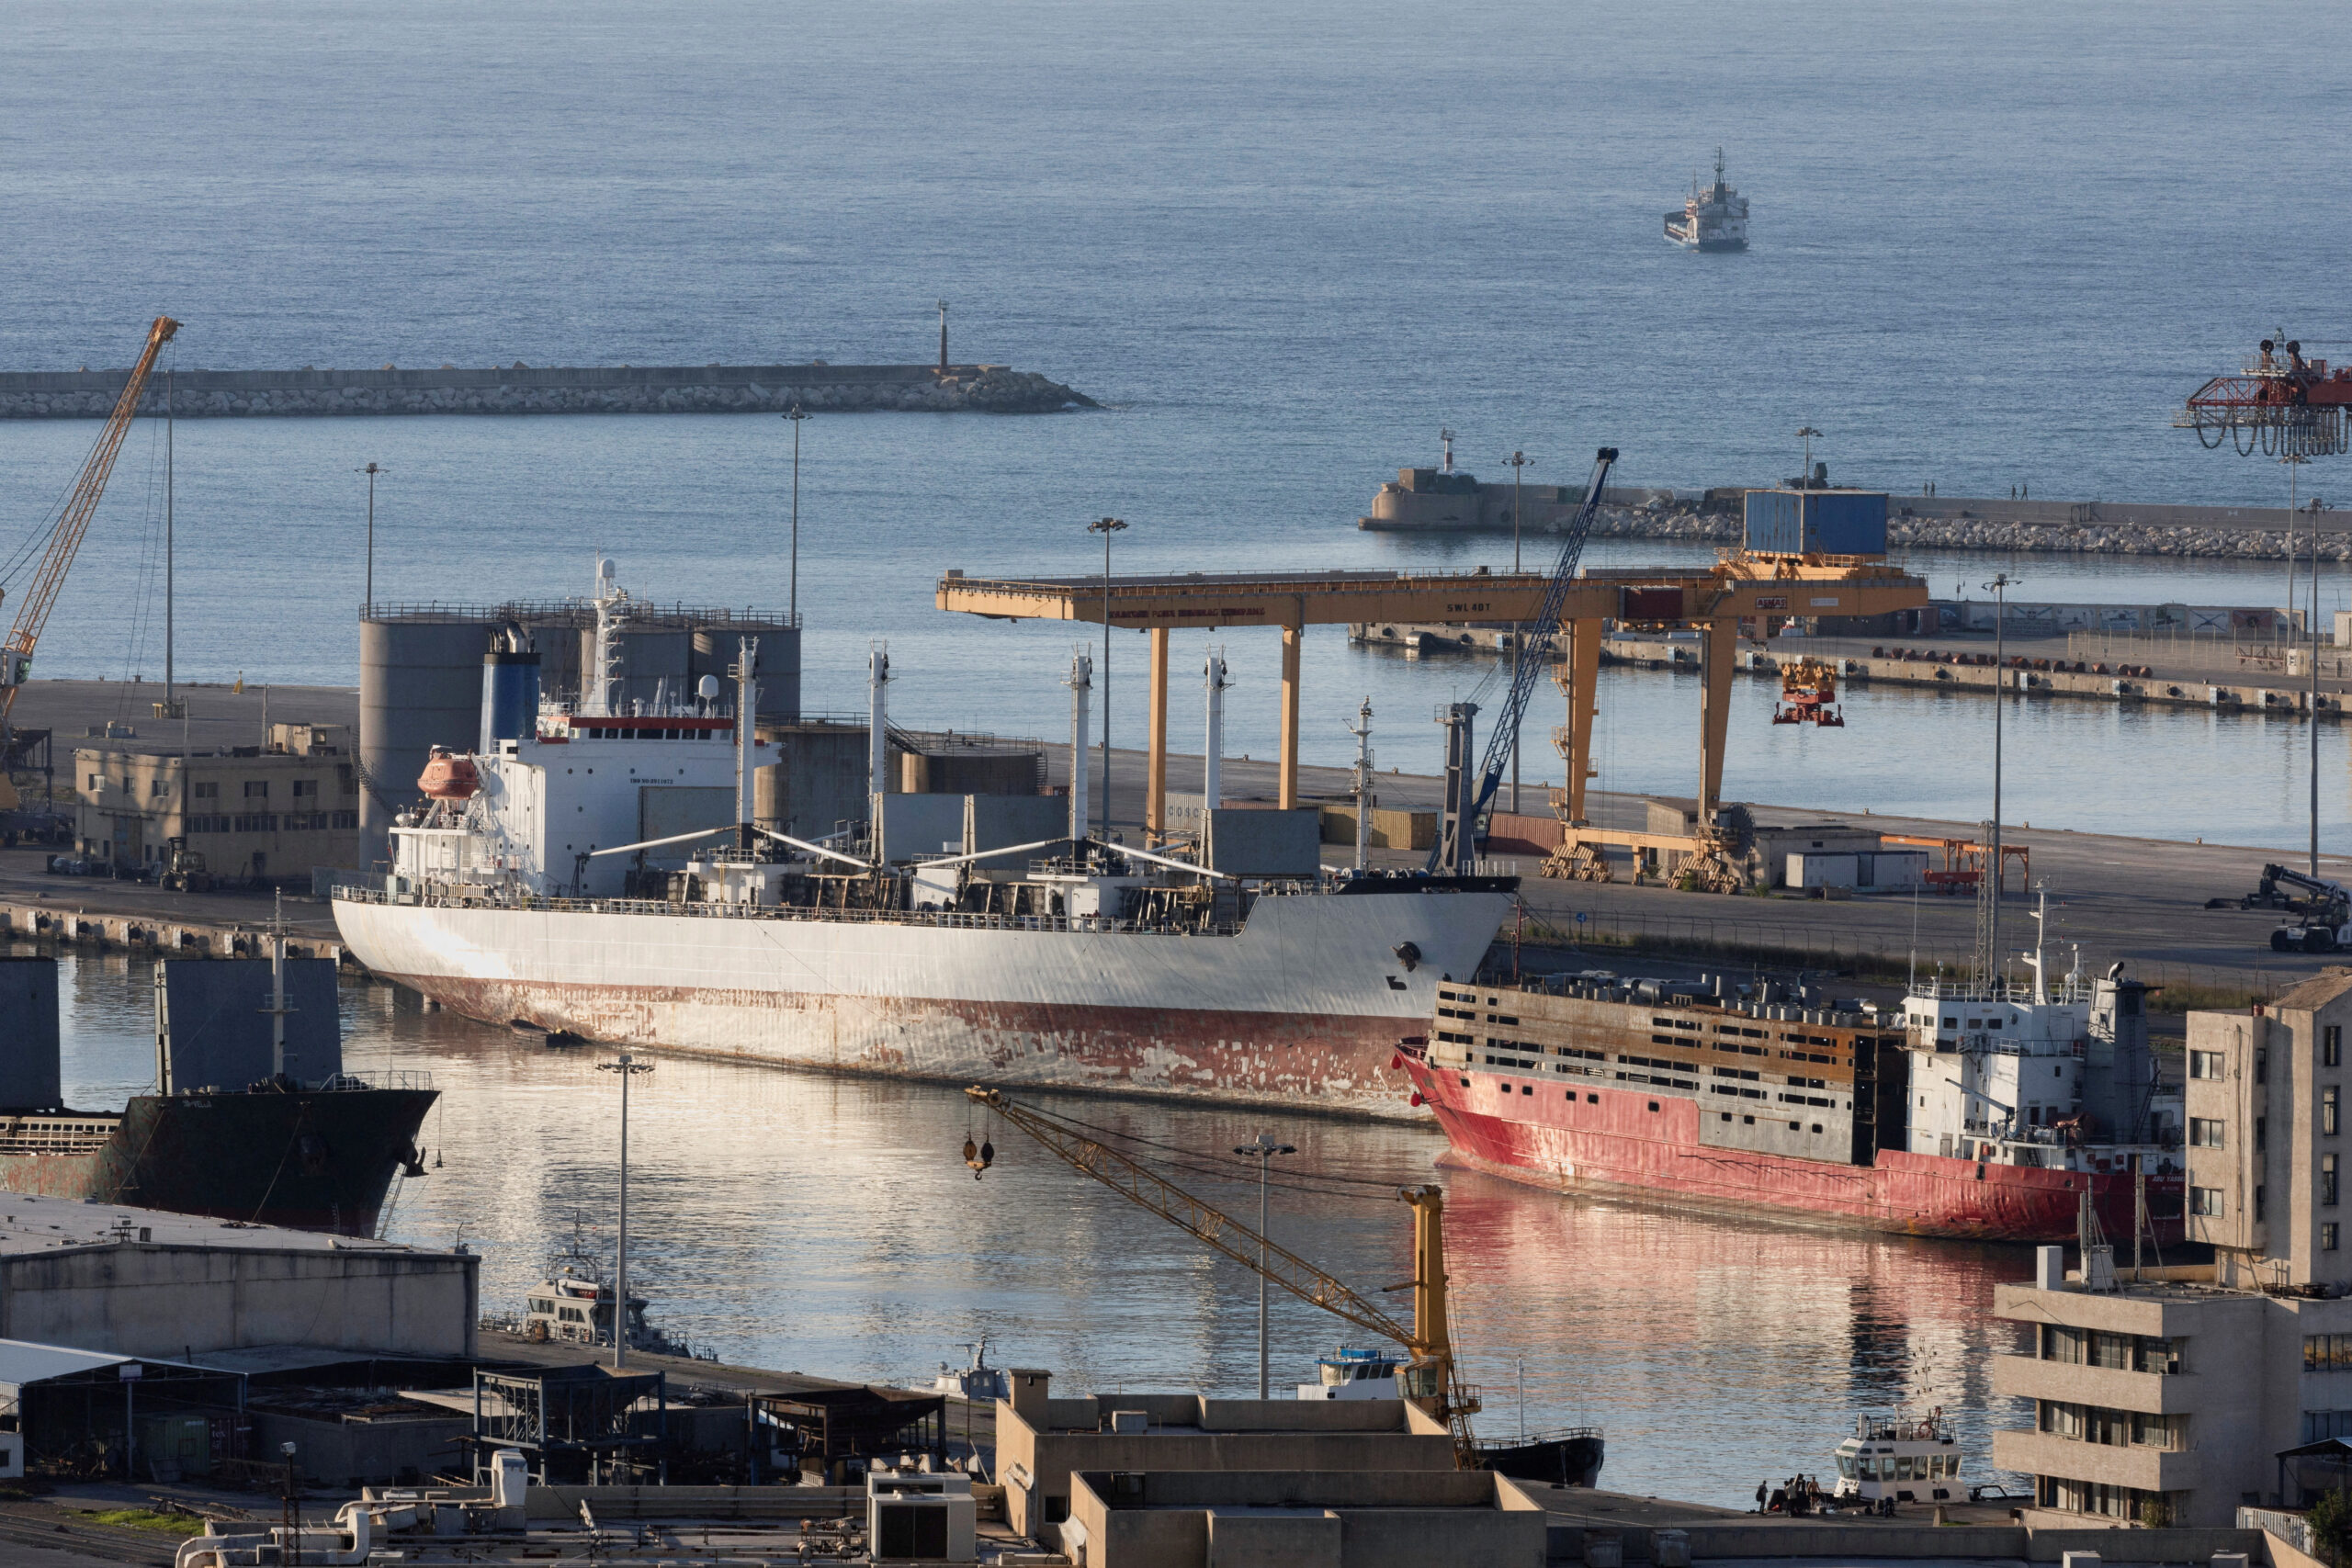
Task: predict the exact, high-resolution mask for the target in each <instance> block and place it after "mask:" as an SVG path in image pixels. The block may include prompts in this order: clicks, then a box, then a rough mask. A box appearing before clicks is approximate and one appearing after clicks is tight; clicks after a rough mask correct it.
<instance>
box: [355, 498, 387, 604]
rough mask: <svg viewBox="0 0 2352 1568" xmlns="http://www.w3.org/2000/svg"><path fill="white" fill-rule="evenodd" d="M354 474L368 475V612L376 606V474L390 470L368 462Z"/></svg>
mask: <svg viewBox="0 0 2352 1568" xmlns="http://www.w3.org/2000/svg"><path fill="white" fill-rule="evenodd" d="M351 471H352V472H353V473H355V474H366V475H367V476H368V598H367V605H368V611H369V612H370V613H372V612H373V611H374V610H375V608H376V476H377V475H378V474H388V473H390V472H391V470H390V468H385V467H384V466H383V465H382V464H380V463H370V464H368V466H367V467H366V468H354V469H352V470H351Z"/></svg>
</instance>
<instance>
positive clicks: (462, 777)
mask: <svg viewBox="0 0 2352 1568" xmlns="http://www.w3.org/2000/svg"><path fill="white" fill-rule="evenodd" d="M416 787H417V788H419V789H421V790H423V791H424V793H425V794H426V795H428V796H430V797H431V798H433V799H435V800H471V799H472V798H473V797H474V795H475V794H476V793H477V792H478V791H479V790H481V774H480V773H476V772H475V771H474V763H473V759H472V758H470V757H460V756H458V754H457V753H456V752H454V751H451V750H447V749H446V748H443V747H439V746H435V748H434V749H433V756H432V760H431V761H427V762H426V763H425V764H424V773H420V774H418V775H417V780H416Z"/></svg>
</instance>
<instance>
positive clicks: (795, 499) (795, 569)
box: [781, 403, 809, 626]
mask: <svg viewBox="0 0 2352 1568" xmlns="http://www.w3.org/2000/svg"><path fill="white" fill-rule="evenodd" d="M781 417H783V418H785V419H788V420H790V421H791V422H792V590H791V594H792V598H791V605H790V608H791V611H792V616H791V618H792V624H793V625H794V626H798V625H799V624H800V424H801V422H802V421H803V420H805V419H807V418H808V417H809V411H808V410H807V409H804V408H802V407H801V406H800V405H799V404H798V403H795V404H793V405H792V410H791V412H788V413H786V414H784V415H783V416H781Z"/></svg>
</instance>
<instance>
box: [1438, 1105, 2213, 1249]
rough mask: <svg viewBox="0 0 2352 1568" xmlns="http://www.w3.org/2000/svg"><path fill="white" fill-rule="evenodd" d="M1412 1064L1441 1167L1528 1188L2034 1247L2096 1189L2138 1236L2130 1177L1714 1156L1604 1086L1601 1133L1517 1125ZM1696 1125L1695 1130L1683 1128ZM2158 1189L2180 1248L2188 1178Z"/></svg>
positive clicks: (2112, 1228)
mask: <svg viewBox="0 0 2352 1568" xmlns="http://www.w3.org/2000/svg"><path fill="white" fill-rule="evenodd" d="M1406 1067H1407V1070H1408V1073H1409V1074H1410V1076H1411V1078H1412V1081H1413V1085H1414V1088H1415V1089H1417V1090H1418V1091H1419V1097H1420V1098H1421V1099H1422V1100H1424V1101H1425V1102H1426V1103H1427V1104H1428V1105H1429V1107H1430V1109H1431V1110H1432V1111H1434V1112H1435V1113H1436V1115H1437V1120H1438V1124H1439V1125H1440V1126H1441V1127H1442V1128H1443V1129H1444V1131H1445V1134H1446V1138H1447V1140H1448V1142H1449V1144H1450V1145H1451V1147H1450V1148H1449V1149H1448V1150H1447V1151H1446V1153H1445V1154H1443V1155H1442V1156H1439V1158H1440V1162H1441V1163H1442V1164H1448V1165H1454V1166H1459V1167H1463V1168H1468V1169H1472V1170H1476V1171H1479V1172H1482V1173H1483V1174H1486V1175H1488V1176H1494V1177H1499V1178H1501V1179H1504V1180H1508V1181H1514V1182H1518V1183H1520V1184H1521V1185H1524V1186H1531V1187H1541V1188H1544V1189H1547V1190H1553V1191H1559V1192H1580V1193H1589V1194H1594V1195H1604V1196H1619V1197H1632V1198H1638V1199H1642V1200H1645V1201H1654V1202H1659V1203H1665V1204H1670V1205H1673V1206H1676V1207H1681V1208H1690V1209H1697V1210H1702V1211H1707V1212H1713V1213H1732V1214H1743V1215H1747V1214H1761V1215H1768V1216H1770V1217H1773V1218H1777V1219H1781V1220H1783V1221H1786V1222H1789V1223H1792V1224H1820V1225H1828V1226H1834V1227H1838V1228H1843V1229H1861V1230H1875V1231H1888V1232H1894V1233H1896V1234H1900V1235H1919V1236H1937V1237H1943V1238H1947V1239H1951V1240H1965V1241H1996V1242H2028V1243H2048V1242H2069V1241H2073V1240H2075V1237H2076V1236H2077V1235H2078V1234H2079V1228H2078V1227H2079V1217H2080V1214H2081V1209H2082V1195H2083V1192H2084V1190H2085V1189H2086V1187H2087V1188H2088V1190H2089V1191H2090V1193H2091V1203H2092V1208H2093V1212H2094V1213H2097V1215H2098V1220H2099V1224H2100V1226H2101V1228H2102V1229H2103V1230H2104V1231H2105V1232H2106V1234H2107V1235H2109V1236H2111V1237H2114V1238H2115V1239H2116V1240H2117V1241H2118V1242H2119V1243H2120V1244H2125V1245H2128V1244H2129V1242H2130V1239H2131V1225H2132V1211H2133V1205H2134V1201H2135V1200H2134V1194H2133V1190H2132V1179H2131V1176H2130V1175H2129V1174H2128V1173H2125V1172H2120V1171H2118V1172H2085V1171H2067V1170H2047V1169H2034V1168H2024V1167H2018V1166H2006V1165H1993V1164H1980V1163H1978V1162H1976V1161H1973V1160H1963V1159H1947V1158H1943V1157H1940V1156H1934V1155H1918V1154H1911V1153H1907V1152H1905V1151H1904V1150H1900V1149H1881V1150H1879V1151H1878V1153H1877V1155H1876V1156H1875V1160H1874V1163H1872V1164H1871V1165H1868V1166H1859V1165H1845V1164H1839V1163H1836V1162H1833V1161H1827V1160H1809V1159H1799V1158H1795V1157H1792V1156H1784V1155H1772V1154H1763V1153H1758V1152H1754V1151H1750V1150H1745V1149H1730V1148H1720V1147H1711V1146H1708V1145H1702V1143H1701V1141H1700V1139H1699V1135H1698V1127H1697V1118H1698V1114H1699V1111H1698V1108H1697V1107H1696V1106H1694V1105H1691V1103H1690V1102H1689V1101H1687V1100H1678V1099H1675V1098H1673V1097H1670V1096H1659V1097H1655V1098H1653V1097H1650V1096H1646V1095H1644V1094H1643V1093H1641V1092H1639V1091H1634V1092H1631V1093H1628V1092H1624V1091H1622V1090H1610V1089H1603V1090H1600V1100H1599V1101H1598V1103H1597V1104H1594V1105H1591V1106H1589V1107H1588V1108H1587V1109H1588V1111H1592V1112H1597V1113H1598V1114H1597V1115H1596V1116H1595V1117H1594V1121H1593V1124H1591V1125H1588V1126H1577V1127H1567V1126H1557V1125H1551V1124H1547V1123H1544V1122H1534V1121H1520V1120H1512V1119H1509V1118H1504V1117H1499V1116H1495V1115H1492V1114H1489V1113H1486V1112H1481V1111H1471V1110H1468V1109H1467V1108H1465V1107H1464V1106H1462V1105H1461V1104H1459V1103H1458V1102H1456V1101H1455V1100H1453V1098H1451V1097H1449V1095H1448V1094H1447V1092H1446V1088H1447V1086H1446V1084H1445V1082H1444V1080H1443V1078H1442V1074H1441V1073H1440V1072H1436V1071H1432V1070H1431V1069H1430V1067H1429V1066H1427V1065H1426V1064H1424V1063H1421V1062H1418V1061H1410V1060H1408V1061H1407V1063H1406ZM1653 1105H1655V1106H1656V1107H1657V1110H1655V1111H1653V1110H1652V1109H1651V1107H1652V1106H1653ZM1685 1121H1688V1122H1690V1123H1691V1125H1689V1126H1688V1127H1684V1126H1682V1125H1680V1123H1681V1122H1685ZM2148 1185H2149V1189H2150V1193H2151V1198H2152V1205H2153V1203H2154V1202H2155V1201H2161V1202H2163V1203H2165V1204H2167V1205H2169V1206H2172V1207H2173V1208H2174V1211H2175V1212H2174V1213H2170V1214H2166V1215H2164V1216H2161V1217H2155V1218H2154V1219H2153V1221H2152V1224H2153V1226H2154V1240H2155V1241H2156V1243H2157V1244H2158V1245H2160V1246H2161V1245H2169V1244H2171V1243H2174V1242H2177V1241H2178V1240H2179V1239H2180V1238H2181V1234H2182V1233H2181V1221H2180V1219H2179V1218H2178V1215H2177V1202H2178V1199H2179V1196H2180V1183H2179V1179H2178V1178H2177V1177H2175V1178H2173V1179H2170V1180H2169V1181H2164V1180H2160V1179H2156V1178H2153V1177H2152V1178H2151V1179H2149V1183H2148Z"/></svg>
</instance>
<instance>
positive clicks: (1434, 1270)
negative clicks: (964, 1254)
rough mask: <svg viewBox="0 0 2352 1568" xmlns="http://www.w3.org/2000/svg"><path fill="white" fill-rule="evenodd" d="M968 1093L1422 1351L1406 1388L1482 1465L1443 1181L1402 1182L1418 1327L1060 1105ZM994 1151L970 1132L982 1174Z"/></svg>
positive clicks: (1464, 1460) (1462, 1454)
mask: <svg viewBox="0 0 2352 1568" xmlns="http://www.w3.org/2000/svg"><path fill="white" fill-rule="evenodd" d="M964 1092H965V1094H967V1096H969V1097H970V1098H971V1099H972V1100H975V1101H977V1102H978V1103H979V1104H981V1105H985V1106H987V1107H988V1108H989V1110H990V1111H994V1112H995V1113H996V1114H997V1115H999V1116H1001V1117H1002V1118H1003V1119H1004V1120H1005V1121H1006V1122H1010V1123H1012V1125H1013V1126H1015V1127H1018V1128H1020V1129H1021V1131H1023V1132H1024V1133H1026V1134H1029V1136H1030V1137H1032V1138H1034V1139H1035V1140H1036V1141H1037V1142H1038V1143H1039V1144H1040V1145H1044V1146H1045V1148H1046V1150H1047V1151H1048V1152H1049V1153H1051V1154H1053V1155H1055V1156H1057V1157H1059V1158H1060V1159H1061V1160H1062V1162H1063V1163H1064V1164H1066V1165H1068V1166H1069V1167H1070V1168H1073V1169H1075V1170H1078V1171H1080V1172H1082V1173H1083V1174H1085V1175H1088V1176H1091V1177H1092V1178H1093V1179H1095V1180H1097V1181H1100V1182H1101V1183H1103V1185H1104V1186H1105V1187H1108V1188H1109V1189H1111V1190H1113V1191H1114V1192H1116V1193H1118V1194H1119V1196H1121V1197H1122V1198H1125V1199H1126V1200H1127V1201H1129V1202H1131V1203H1134V1204H1136V1206H1137V1207H1139V1208H1143V1209H1148V1210H1149V1211H1150V1212H1151V1213H1155V1214H1158V1215H1159V1217H1160V1218H1161V1219H1163V1220H1166V1221H1167V1222H1168V1223H1169V1224H1172V1225H1174V1226H1176V1227H1177V1228H1178V1229H1179V1230H1182V1231H1183V1232H1185V1233H1186V1234H1188V1235H1192V1236H1193V1237H1194V1238H1195V1239H1196V1240H1199V1241H1201V1242H1204V1243H1205V1244H1206V1245H1208V1246H1209V1247H1215V1248H1216V1250H1217V1251H1219V1252H1221V1253H1223V1254H1224V1255H1225V1256H1226V1257H1227V1258H1232V1259H1233V1260H1234V1261H1235V1262H1236V1263H1238V1264H1240V1265H1241V1266H1242V1267H1243V1268H1245V1269H1249V1270H1250V1271H1251V1272H1252V1273H1262V1274H1263V1275H1264V1276H1265V1277H1266V1279H1268V1280H1271V1281H1272V1282H1273V1283H1274V1284H1275V1285H1278V1286H1280V1287H1281V1288H1282V1289H1283V1290H1285V1291H1288V1292H1290V1293H1291V1294H1293V1295H1295V1296H1296V1297H1298V1298H1299V1299H1300V1300H1301V1301H1304V1302H1307V1303H1312V1304H1313V1305H1316V1306H1318V1307H1321V1308H1322V1309H1323V1310H1324V1311H1326V1312H1328V1313H1329V1314H1332V1315H1333V1316H1335V1317H1339V1318H1341V1319H1344V1320H1345V1321H1347V1322H1349V1323H1352V1324H1354V1325H1356V1326H1357V1327H1359V1328H1363V1329H1365V1330H1368V1331H1369V1332H1371V1333H1374V1334H1377V1335H1379V1336H1380V1337H1383V1338H1384V1339H1390V1340H1394V1341H1395V1342H1396V1343H1397V1344H1399V1345H1402V1346H1403V1347H1405V1348H1406V1349H1408V1351H1410V1352H1411V1353H1412V1355H1413V1364H1412V1365H1411V1366H1408V1368H1406V1370H1405V1377H1406V1379H1407V1384H1406V1386H1407V1389H1408V1394H1409V1395H1410V1397H1411V1398H1412V1401H1413V1403H1414V1404H1419V1405H1420V1406H1421V1408H1422V1409H1423V1410H1425V1411H1427V1412H1428V1413H1429V1414H1430V1415H1431V1416H1436V1417H1437V1418H1438V1419H1440V1420H1442V1421H1444V1422H1446V1423H1447V1425H1448V1427H1450V1428H1451V1430H1452V1432H1453V1452H1454V1462H1455V1463H1456V1464H1457V1465H1458V1466H1460V1467H1461V1468H1462V1469H1464V1470H1474V1469H1476V1468H1477V1467H1478V1450H1477V1442H1476V1436H1475V1434H1474V1433H1473V1432H1472V1431H1471V1428H1470V1421H1469V1417H1470V1416H1472V1415H1473V1414H1475V1413H1476V1411H1477V1409H1478V1407H1479V1400H1478V1394H1477V1392H1476V1390H1475V1389H1472V1388H1470V1387H1468V1386H1467V1385H1465V1384H1464V1382H1462V1380H1461V1376H1460V1373H1459V1371H1458V1370H1457V1369H1456V1367H1455V1365H1454V1360H1453V1345H1452V1343H1451V1340H1450V1337H1449V1335H1448V1332H1447V1326H1446V1310H1445V1273H1444V1268H1445V1260H1444V1242H1443V1239H1442V1235H1443V1233H1442V1229H1441V1228H1440V1225H1441V1222H1440V1219H1439V1216H1440V1214H1441V1213H1442V1211H1443V1208H1444V1202H1445V1200H1444V1196H1443V1194H1442V1192H1441V1191H1439V1190H1438V1189H1436V1188H1434V1187H1400V1188H1399V1189H1397V1197H1398V1198H1399V1199H1401V1200H1403V1201H1405V1202H1407V1203H1408V1204H1411V1205H1412V1208H1413V1213H1414V1220H1415V1224H1414V1236H1415V1246H1414V1258H1415V1278H1414V1279H1413V1280H1409V1281H1408V1282H1407V1283H1406V1284H1405V1285H1400V1286H1397V1287H1394V1288H1396V1289H1399V1290H1403V1289H1410V1290H1411V1291H1412V1292H1413V1293H1414V1294H1413V1299H1414V1320H1415V1321H1414V1323H1413V1325H1411V1326H1409V1327H1408V1326H1407V1325H1405V1324H1404V1323H1402V1322H1401V1321H1399V1320H1398V1319H1397V1318H1396V1317H1394V1316H1392V1315H1391V1314H1389V1313H1387V1312H1386V1311H1385V1310H1383V1309H1382V1308H1381V1307H1380V1306H1378V1305H1377V1304H1375V1303H1373V1302H1371V1301H1369V1300H1367V1299H1366V1298H1365V1297H1363V1296H1362V1295H1360V1294H1358V1293H1357V1292H1355V1291H1354V1290H1352V1289H1351V1288H1350V1287H1349V1286H1347V1285H1345V1284H1343V1283H1341V1282H1340V1280H1338V1279H1336V1278H1334V1277H1333V1276H1332V1275H1331V1274H1330V1273H1329V1272H1328V1271H1326V1270H1324V1269H1318V1268H1317V1267H1316V1266H1315V1265H1314V1264H1312V1263H1310V1262H1308V1261H1307V1260H1306V1258H1301V1257H1300V1256H1299V1255H1298V1254H1296V1253H1295V1252H1293V1251H1291V1250H1290V1249H1289V1248H1287V1247H1283V1246H1281V1245H1280V1244H1278V1243H1276V1242H1273V1241H1271V1240H1269V1239H1267V1238H1266V1237H1265V1236H1262V1235H1259V1234H1258V1232H1257V1231H1255V1230H1253V1229H1251V1228H1250V1226H1249V1225H1246V1224H1242V1223H1241V1222H1240V1221H1239V1220H1237V1219H1235V1218H1234V1217H1233V1216H1232V1215H1230V1214H1227V1213H1225V1212H1224V1211H1223V1210H1221V1209H1217V1208H1216V1207H1214V1206H1213V1205H1211V1204H1208V1203H1204V1202H1203V1201H1201V1200H1200V1199H1198V1198H1195V1197H1193V1195H1192V1194H1191V1193H1189V1192H1187V1191H1185V1190H1183V1189H1182V1188H1181V1187H1178V1186H1177V1185H1176V1184H1175V1183H1174V1182H1171V1181H1170V1180H1168V1179H1165V1178H1164V1177H1160V1176H1158V1175H1156V1174H1154V1173H1153V1172H1152V1171H1150V1170H1148V1169H1147V1168H1145V1167H1143V1166H1141V1165H1139V1164H1137V1163H1136V1161H1134V1160H1132V1159H1129V1158H1128V1157H1127V1156H1125V1155H1123V1154H1121V1153H1119V1152H1118V1151H1117V1150H1116V1149H1114V1148H1110V1147H1108V1146H1107V1145H1104V1144H1103V1143H1102V1142H1101V1141H1100V1140H1099V1139H1096V1138H1091V1137H1089V1136H1088V1135H1087V1134H1084V1133H1082V1132H1080V1131H1079V1130H1078V1128H1076V1127H1075V1126H1073V1125H1071V1124H1070V1123H1069V1122H1065V1121H1063V1120H1062V1119H1061V1118H1059V1117H1057V1116H1055V1115H1053V1114H1052V1113H1051V1112H1049V1111H1039V1110H1038V1109H1036V1108H1035V1106H1029V1105H1023V1104H1021V1103H1019V1102H1018V1101H1016V1100H1011V1099H1008V1098H1007V1097H1006V1096H1005V1094H1004V1093H1003V1091H1002V1090H1001V1089H987V1088H983V1087H980V1086H978V1085H975V1086H973V1087H972V1088H970V1089H966V1090H965V1091H964ZM993 1159H994V1151H993V1150H992V1149H978V1150H976V1149H974V1148H973V1147H972V1145H971V1143H970V1140H969V1139H967V1140H966V1145H965V1162H966V1163H967V1164H968V1165H969V1166H971V1167H972V1169H973V1173H974V1175H975V1176H978V1174H979V1173H980V1172H982V1171H983V1170H985V1169H986V1168H988V1166H989V1164H991V1163H992V1162H993ZM1261 1247H1263V1248H1264V1250H1265V1259H1266V1260H1265V1262H1264V1263H1263V1264H1262V1265H1261V1263H1260V1262H1259V1260H1258V1249H1259V1248H1261ZM1416 1374H1419V1375H1418V1376H1416Z"/></svg>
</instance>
